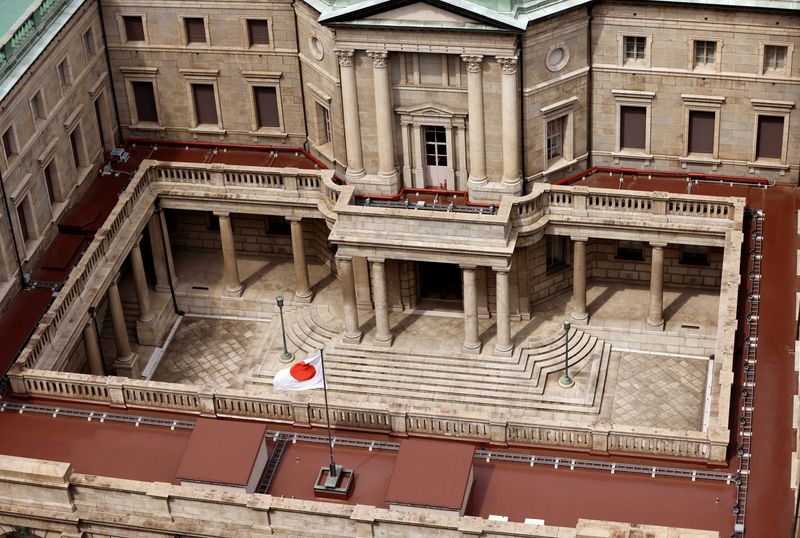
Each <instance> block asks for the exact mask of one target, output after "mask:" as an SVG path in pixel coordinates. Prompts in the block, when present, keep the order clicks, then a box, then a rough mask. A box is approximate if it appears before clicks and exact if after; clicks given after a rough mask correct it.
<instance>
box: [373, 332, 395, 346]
mask: <svg viewBox="0 0 800 538" xmlns="http://www.w3.org/2000/svg"><path fill="white" fill-rule="evenodd" d="M392 342H394V335H392V334H390V335H389V336H388V337H386V336H376V337H375V345H376V346H381V347H392Z"/></svg>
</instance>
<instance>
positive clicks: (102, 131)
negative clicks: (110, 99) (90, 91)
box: [94, 96, 106, 147]
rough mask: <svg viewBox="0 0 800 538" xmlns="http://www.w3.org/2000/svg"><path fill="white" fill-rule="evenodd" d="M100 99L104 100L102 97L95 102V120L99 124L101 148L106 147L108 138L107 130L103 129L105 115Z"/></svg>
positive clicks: (98, 132) (98, 131)
mask: <svg viewBox="0 0 800 538" xmlns="http://www.w3.org/2000/svg"><path fill="white" fill-rule="evenodd" d="M100 99H102V96H101V97H98V98H97V99H95V100H94V119H95V121H96V122H97V134H98V136H99V137H100V138H99V139H100V146H101V147H105V140H106V136H105V128H104V127H103V114H102V111H101V109H100Z"/></svg>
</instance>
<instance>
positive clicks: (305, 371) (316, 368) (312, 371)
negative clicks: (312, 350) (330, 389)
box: [272, 353, 325, 390]
mask: <svg viewBox="0 0 800 538" xmlns="http://www.w3.org/2000/svg"><path fill="white" fill-rule="evenodd" d="M324 384H325V382H324V381H323V377H322V357H321V356H320V354H319V353H317V354H316V355H314V356H313V357H309V358H307V359H306V360H304V361H300V362H297V363H295V364H293V365H291V366H290V367H289V368H284V369H283V370H279V371H278V373H276V374H275V378H274V379H273V380H272V385H273V386H274V387H275V390H309V389H319V388H322V386H323V385H324Z"/></svg>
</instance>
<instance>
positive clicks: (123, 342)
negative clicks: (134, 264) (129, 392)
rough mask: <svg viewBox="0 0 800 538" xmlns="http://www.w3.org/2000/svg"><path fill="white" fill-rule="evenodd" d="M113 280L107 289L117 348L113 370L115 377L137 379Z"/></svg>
mask: <svg viewBox="0 0 800 538" xmlns="http://www.w3.org/2000/svg"><path fill="white" fill-rule="evenodd" d="M118 278H119V277H117V278H115V279H114V281H113V282H112V283H111V285H110V286H109V287H108V310H109V312H110V313H111V325H112V327H113V328H114V343H115V344H116V346H117V358H116V360H115V361H114V370H116V373H117V375H119V376H124V377H130V378H138V377H139V374H140V372H139V363H138V357H137V356H136V355H135V354H134V353H133V352H131V343H130V340H128V328H127V327H126V326H125V313H124V312H123V310H122V301H121V300H120V298H119V288H118V287H117V279H118Z"/></svg>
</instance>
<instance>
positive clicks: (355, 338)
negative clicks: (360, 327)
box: [342, 331, 364, 344]
mask: <svg viewBox="0 0 800 538" xmlns="http://www.w3.org/2000/svg"><path fill="white" fill-rule="evenodd" d="M363 336H364V334H363V333H362V332H361V331H358V332H357V333H353V334H347V333H345V335H344V336H343V337H342V341H343V342H344V343H346V344H359V343H361V338H362V337H363Z"/></svg>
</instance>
